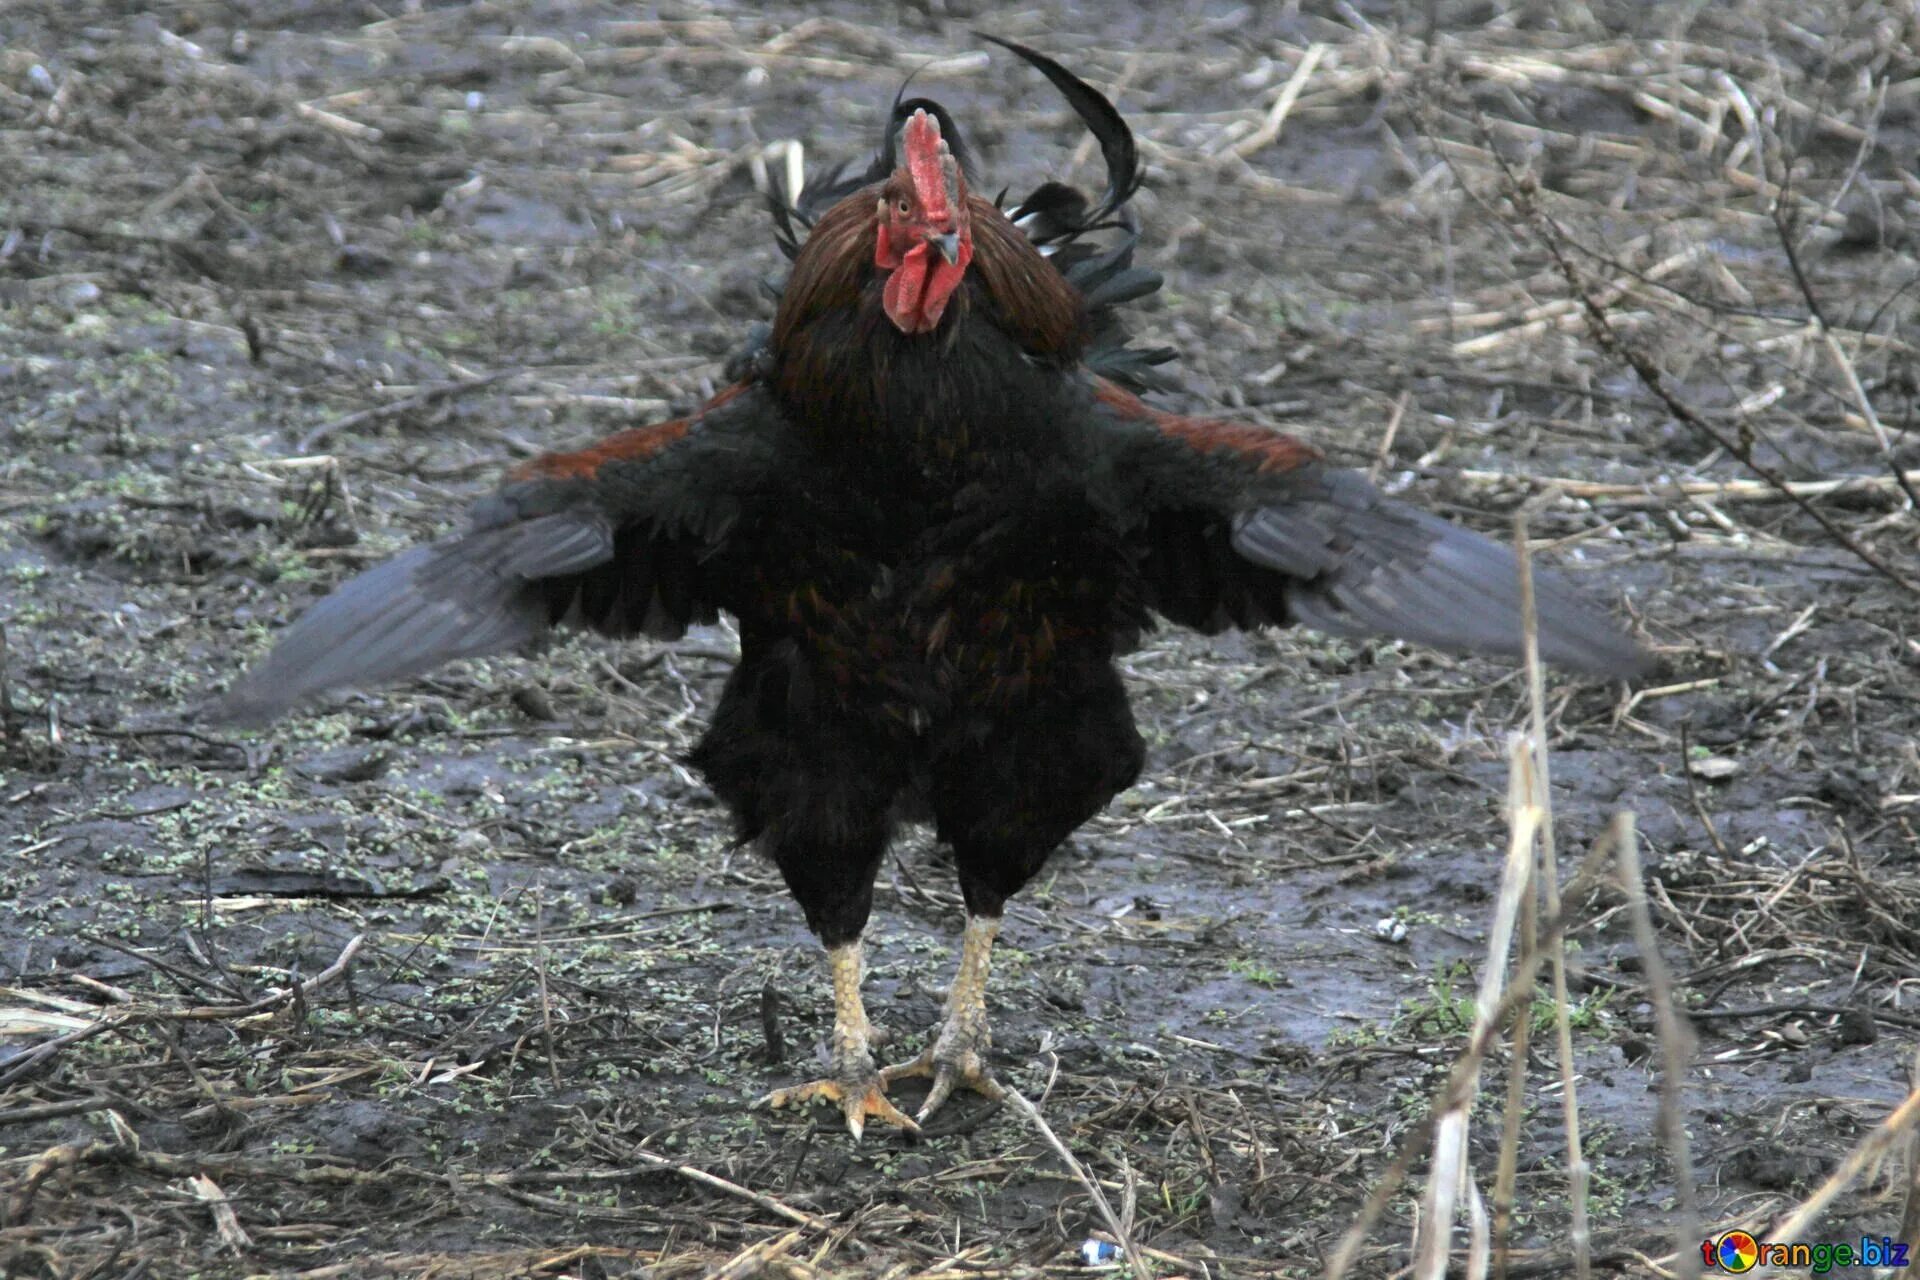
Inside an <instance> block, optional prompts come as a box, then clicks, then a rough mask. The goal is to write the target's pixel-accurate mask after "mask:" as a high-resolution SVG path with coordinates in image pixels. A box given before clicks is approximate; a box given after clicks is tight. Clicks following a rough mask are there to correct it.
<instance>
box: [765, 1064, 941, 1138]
mask: <svg viewBox="0 0 1920 1280" xmlns="http://www.w3.org/2000/svg"><path fill="white" fill-rule="evenodd" d="M812 1102H831V1103H837V1104H838V1105H839V1107H840V1110H841V1113H842V1114H844V1115H845V1116H846V1117H847V1130H848V1131H849V1132H850V1133H852V1134H853V1139H854V1141H855V1142H858V1141H859V1140H860V1136H861V1134H863V1133H865V1132H866V1128H867V1121H868V1120H870V1119H871V1120H879V1121H882V1122H883V1123H886V1124H890V1125H893V1126H894V1127H895V1128H898V1129H905V1130H907V1131H908V1132H909V1133H918V1132H920V1126H919V1125H917V1124H915V1123H914V1121H913V1118H912V1117H911V1116H909V1115H908V1114H907V1113H906V1112H904V1111H902V1110H900V1108H898V1107H896V1106H894V1105H893V1104H892V1103H891V1102H888V1101H887V1095H886V1086H885V1084H884V1083H883V1078H882V1077H881V1076H880V1075H879V1074H878V1073H877V1072H875V1071H874V1070H873V1068H871V1067H868V1068H867V1073H866V1075H865V1076H864V1077H863V1078H859V1079H852V1080H838V1079H833V1078H827V1079H823V1080H813V1081H809V1082H808V1083H806V1084H797V1085H794V1086H793V1087H791V1088H788V1089H775V1090H774V1091H773V1092H772V1093H770V1094H768V1095H767V1096H766V1097H764V1098H762V1099H760V1105H761V1106H763V1107H804V1106H806V1105H807V1104H808V1103H812Z"/></svg>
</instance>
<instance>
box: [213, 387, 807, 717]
mask: <svg viewBox="0 0 1920 1280" xmlns="http://www.w3.org/2000/svg"><path fill="white" fill-rule="evenodd" d="M777 423H778V416H777V411H776V410H775V409H774V407H773V405H772V403H771V402H770V400H769V399H768V397H767V394H766V393H765V392H764V391H762V390H759V389H757V388H748V387H736V388H733V389H731V390H729V391H728V392H725V393H723V394H722V395H720V396H718V397H716V398H715V399H714V400H713V401H711V402H709V403H708V404H707V405H706V406H704V407H703V408H702V409H701V410H699V411H698V412H697V413H696V414H694V415H693V416H691V417H689V418H684V419H674V420H671V421H668V422H660V423H655V424H653V425H650V426H645V427H637V428H634V429H633V430H630V431H623V432H620V433H619V434H617V435H613V436H609V437H607V438H606V439H604V440H602V441H600V442H598V443H597V444H595V445H593V446H591V447H589V448H587V449H584V450H580V451H578V452H574V453H562V454H549V455H546V456H545V457H541V458H537V459H535V460H533V461H532V462H530V463H528V464H526V465H525V466H523V467H521V468H519V469H518V470H517V471H515V472H514V474H513V475H512V476H511V477H510V478H509V479H508V481H507V482H506V484H504V485H503V486H502V487H501V488H500V489H499V490H498V491H497V492H496V493H494V494H493V495H492V496H490V497H488V498H486V499H485V500H483V501H482V502H480V503H479V504H478V505H477V506H476V507H475V508H474V510H473V512H472V516H471V519H470V522H469V524H468V527H467V528H466V529H465V530H464V531H462V532H459V533H454V534H450V535H448V536H446V537H443V538H441V539H439V540H437V541H435V542H431V543H428V544H427V545H425V546H420V547H415V548H413V549H412V550H410V551H406V552H403V553H401V554H400V555H398V556H396V557H394V558H393V559H391V560H388V561H386V562H385V563H384V564H380V565H377V566H375V567H374V568H372V569H369V570H367V571H366V572H364V573H362V574H360V575H359V576H358V577H355V578H353V579H350V580H349V581H348V582H346V583H345V584H344V585H342V586H341V587H339V588H338V589H337V590H335V591H334V592H333V594H332V595H329V596H327V597H326V598H325V599H323V600H321V601H320V602H319V603H318V604H316V605H314V606H313V607H312V608H310V609H308V610H307V612H306V613H305V614H303V615H302V616H301V617H300V619H299V621H297V622H295V623H294V625H293V626H292V627H291V628H290V629H289V630H288V631H287V633H286V634H285V635H284V636H282V637H281V638H280V641H279V643H278V644H276V645H275V646H274V648H273V651H272V652H271V653H269V654H268V655H267V657H266V658H265V659H264V660H263V661H261V662H260V663H258V664H257V665H256V666H254V667H253V668H252V669H251V670H250V671H248V672H247V673H246V674H245V675H244V676H243V677H242V678H241V679H240V680H239V681H238V682H237V683H236V684H235V685H234V687H233V689H232V690H231V691H230V692H229V693H228V694H227V696H226V698H225V699H224V700H223V701H222V702H221V703H220V704H218V705H217V706H216V707H215V708H214V715H215V716H216V717H217V718H220V719H225V720H231V721H236V722H239V723H248V724H260V723H264V722H266V721H268V720H271V719H273V718H275V717H276V716H279V715H281V714H282V713H284V712H285V711H287V710H288V709H289V708H290V707H292V706H293V705H294V704H295V703H297V702H300V701H301V700H303V699H305V698H307V697H310V696H312V695H314V694H317V693H320V692H323V691H324V690H327V689H331V688H335V687H338V686H341V685H372V684H381V683H385V682H388V681H393V680H399V679H403V678H405V677H407V676H413V675H419V674H421V673H422V672H425V671H428V670H431V669H432V668H434V667H437V666H439V665H441V664H442V663H445V662H449V661H452V660H453V659H455V658H471V657H479V656H482V655H485V654H491V653H502V652H506V651H509V650H512V649H516V648H519V647H522V646H524V645H526V644H527V643H529V642H530V641H533V640H535V639H538V638H539V637H540V636H542V635H544V634H545V633H546V632H547V630H548V629H549V628H551V627H552V626H554V625H555V624H557V623H565V624H574V625H582V626H587V627H591V628H593V629H595V630H598V631H602V632H605V633H608V634H613V635H632V634H636V633H639V632H643V631H644V632H647V633H649V634H653V635H659V636H669V637H670V636H675V635H679V634H680V633H682V632H683V631H685V629H686V627H687V626H688V624H689V623H692V622H695V621H711V620H712V619H713V618H714V617H715V616H716V610H717V609H718V608H719V607H720V604H721V601H720V600H719V598H718V597H719V595H720V593H721V590H722V585H721V584H720V583H718V582H716V581H713V580H711V575H709V574H707V573H706V572H705V568H706V566H707V564H708V563H709V562H710V561H711V560H713V559H714V557H716V556H717V555H719V554H721V553H722V552H723V551H724V549H725V547H726V544H727V539H728V536H729V534H730V532H731V531H732V530H733V529H734V527H735V526H736V524H737V523H738V521H739V518H740V515H741V513H742V511H743V510H744V509H745V508H746V506H747V505H748V504H750V503H752V502H753V501H754V500H755V498H756V496H757V495H758V494H759V493H761V492H762V491H763V490H764V489H765V487H766V485H767V482H768V478H769V476H770V475H771V474H772V473H773V471H774V470H775V461H774V458H773V445H772V440H773V439H774V438H775V437H776V436H777V434H778V433H777V431H776V430H775V429H774V428H775V427H776V426H777Z"/></svg>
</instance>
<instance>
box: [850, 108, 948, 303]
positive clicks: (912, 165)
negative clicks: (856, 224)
mask: <svg viewBox="0 0 1920 1280" xmlns="http://www.w3.org/2000/svg"><path fill="white" fill-rule="evenodd" d="M900 144H901V145H900V153H901V155H902V157H903V161H902V163H901V166H900V168H898V169H897V170H895V171H894V174H893V177H891V178H889V179H888V180H887V184H886V186H885V187H883V188H881V191H880V210H879V219H880V234H879V240H878V242H877V244H876V245H875V247H874V253H873V265H874V266H876V267H878V268H880V269H881V270H882V271H885V272H887V273H888V275H887V284H886V291H885V296H884V301H885V303H886V310H887V318H888V319H890V320H892V321H893V323H894V325H895V326H896V327H898V328H899V330H900V331H901V332H902V333H930V332H932V331H933V329H934V328H935V327H936V326H938V325H939V323H940V317H941V316H942V315H944V314H945V313H946V310H947V303H948V301H949V300H951V299H952V297H953V293H954V290H956V289H958V288H959V287H960V282H961V280H962V279H964V278H965V277H966V274H967V264H968V263H969V262H971V261H973V231H972V229H971V228H970V227H969V226H968V225H967V184H966V180H965V179H964V178H962V177H961V176H960V162H959V161H958V160H957V159H955V158H954V155H953V152H952V151H951V150H950V149H949V148H948V146H947V143H946V141H945V140H944V139H943V138H941V136H940V125H939V122H937V121H936V120H934V118H933V117H932V116H929V115H928V114H927V113H926V112H925V111H924V110H921V111H915V112H914V113H913V115H912V116H911V117H910V118H909V119H908V120H907V123H906V125H905V127H903V128H902V129H901V131H900Z"/></svg>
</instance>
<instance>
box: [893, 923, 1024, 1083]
mask: <svg viewBox="0 0 1920 1280" xmlns="http://www.w3.org/2000/svg"><path fill="white" fill-rule="evenodd" d="M999 934H1000V918H999V917H998V916H973V915H970V916H968V917H967V930H966V932H965V933H964V934H963V935H961V939H960V970H959V972H958V973H956V974H954V977H953V986H952V988H951V989H950V990H948V992H947V1016H946V1019H945V1021H943V1022H942V1023H941V1024H940V1033H939V1035H937V1036H935V1037H934V1041H933V1043H932V1044H930V1045H928V1046H927V1047H926V1049H924V1050H923V1051H922V1052H921V1054H920V1056H919V1057H917V1058H915V1059H914V1060H913V1061H912V1062H903V1063H901V1064H900V1065H899V1066H894V1067H888V1068H887V1069H886V1070H885V1071H882V1072H881V1073H880V1079H881V1081H882V1083H883V1084H885V1085H891V1084H892V1083H893V1082H894V1081H895V1080H900V1079H904V1078H905V1077H907V1076H927V1077H929V1078H931V1079H932V1081H933V1088H932V1089H931V1090H929V1091H928V1093H927V1101H926V1103H925V1105H923V1106H922V1107H921V1108H920V1112H919V1115H918V1117H917V1118H918V1119H920V1120H925V1119H926V1118H927V1117H928V1116H930V1115H932V1114H933V1113H934V1112H935V1111H938V1110H939V1109H940V1106H941V1104H942V1103H944V1102H946V1100H947V1098H948V1097H949V1096H950V1095H951V1094H952V1093H953V1090H954V1087H955V1086H956V1085H962V1084H964V1085H966V1086H967V1087H968V1088H969V1089H972V1090H973V1091H974V1092H975V1093H979V1094H983V1095H984V1096H986V1097H988V1098H992V1099H994V1100H995V1101H996V1102H997V1101H999V1099H1000V1098H1002V1097H1004V1096H1005V1094H1006V1090H1004V1089H1002V1088H1001V1087H1000V1086H999V1085H998V1084H997V1083H995V1081H994V1078H993V1075H992V1073H991V1072H989V1071H988V1070H987V1050H988V1049H989V1048H991V1047H992V1045H993V1035H992V1033H991V1032H990V1031H989V1030H988V1029H987V970H988V968H989V966H990V964H991V961H992V957H993V940H994V939H995V938H996V937H998V936H999Z"/></svg>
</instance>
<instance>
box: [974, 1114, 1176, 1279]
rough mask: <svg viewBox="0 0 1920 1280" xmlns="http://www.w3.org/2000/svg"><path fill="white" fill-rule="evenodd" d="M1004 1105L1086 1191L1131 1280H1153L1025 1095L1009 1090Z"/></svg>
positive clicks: (1101, 1197)
mask: <svg viewBox="0 0 1920 1280" xmlns="http://www.w3.org/2000/svg"><path fill="white" fill-rule="evenodd" d="M1007 1101H1008V1102H1011V1103H1012V1104H1013V1105H1014V1107H1015V1109H1016V1110H1018V1111H1019V1112H1020V1114H1021V1115H1023V1116H1025V1117H1026V1118H1027V1123H1028V1124H1030V1125H1032V1126H1033V1127H1034V1130H1035V1131H1036V1132H1038V1133H1039V1135H1040V1136H1041V1138H1043V1139H1045V1141H1046V1144H1047V1145H1048V1146H1050V1147H1052V1148H1053V1153H1054V1154H1055V1155H1057V1156H1059V1157H1060V1159H1061V1161H1062V1162H1063V1163H1064V1164H1065V1165H1066V1166H1067V1170H1068V1172H1070V1173H1072V1174H1073V1176H1074V1177H1075V1178H1076V1179H1078V1180H1079V1183H1080V1185H1081V1186H1082V1187H1085V1188H1086V1191H1087V1195H1088V1197H1089V1198H1090V1199H1092V1201H1093V1207H1094V1209H1095V1210H1096V1211H1098V1213H1099V1214H1100V1220H1101V1221H1102V1222H1105V1223H1106V1224H1107V1230H1108V1231H1111V1232H1112V1233H1113V1238H1114V1239H1115V1240H1116V1241H1118V1242H1119V1244H1120V1251H1121V1253H1123V1254H1124V1255H1125V1256H1126V1259H1127V1267H1128V1269H1129V1270H1131V1271H1132V1272H1133V1275H1134V1280H1153V1272H1152V1270H1150V1269H1149V1268H1148V1266H1147V1260H1146V1259H1145V1258H1143V1257H1141V1256H1140V1248H1139V1246H1138V1245H1136V1244H1135V1243H1134V1242H1133V1236H1132V1234H1131V1233H1129V1232H1128V1231H1126V1230H1125V1229H1123V1227H1122V1226H1121V1222H1120V1218H1119V1215H1118V1214H1116V1213H1114V1211H1113V1206H1112V1205H1111V1204H1109V1203H1108V1202H1107V1196H1106V1193H1105V1192H1104V1191H1102V1190H1100V1184H1099V1183H1098V1182H1096V1181H1094V1178H1093V1175H1092V1174H1090V1173H1088V1172H1087V1170H1086V1166H1084V1165H1082V1164H1081V1163H1080V1162H1079V1161H1078V1160H1077V1159H1075V1158H1074V1155H1073V1152H1072V1151H1070V1150H1068V1149H1067V1144H1066V1143H1064V1142H1062V1141H1060V1135H1059V1134H1057V1133H1055V1132H1054V1131H1053V1126H1052V1125H1049V1124H1048V1123H1047V1120H1046V1117H1045V1116H1043V1115H1041V1114H1040V1109H1039V1108H1038V1107H1036V1106H1034V1105H1033V1104H1032V1103H1031V1102H1028V1101H1027V1099H1026V1095H1024V1094H1022V1093H1021V1092H1020V1091H1019V1090H1018V1089H1014V1088H1011V1087H1009V1088H1008V1089H1007Z"/></svg>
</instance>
